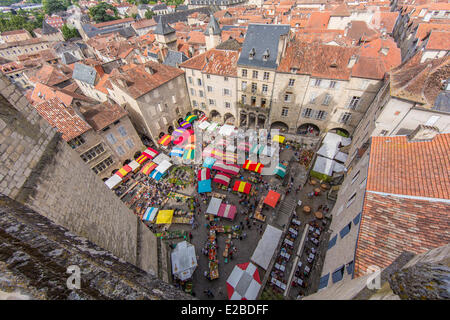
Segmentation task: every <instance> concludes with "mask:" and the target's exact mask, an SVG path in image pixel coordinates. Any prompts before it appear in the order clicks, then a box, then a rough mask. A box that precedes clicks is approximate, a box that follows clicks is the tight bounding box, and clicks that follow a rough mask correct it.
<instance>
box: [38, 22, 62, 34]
mask: <svg viewBox="0 0 450 320" xmlns="http://www.w3.org/2000/svg"><path fill="white" fill-rule="evenodd" d="M58 32H59V30H58V29H56V28H54V27H52V26H51V25H49V24H48V23H47V22H45V20H42V34H53V33H58Z"/></svg>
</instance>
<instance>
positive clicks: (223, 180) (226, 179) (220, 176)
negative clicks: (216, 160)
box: [213, 172, 231, 186]
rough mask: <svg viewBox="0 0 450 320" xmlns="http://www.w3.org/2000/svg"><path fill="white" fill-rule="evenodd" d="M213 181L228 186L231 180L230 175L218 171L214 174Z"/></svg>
mask: <svg viewBox="0 0 450 320" xmlns="http://www.w3.org/2000/svg"><path fill="white" fill-rule="evenodd" d="M213 181H214V182H217V183H220V184H222V185H224V186H228V185H229V184H230V182H231V177H230V176H229V175H227V174H226V173H222V172H218V173H217V174H216V175H215V177H214V179H213Z"/></svg>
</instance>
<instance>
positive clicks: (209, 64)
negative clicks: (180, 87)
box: [180, 49, 239, 76]
mask: <svg viewBox="0 0 450 320" xmlns="http://www.w3.org/2000/svg"><path fill="white" fill-rule="evenodd" d="M238 58H239V52H238V51H231V50H217V49H211V50H208V51H207V52H205V53H202V54H200V55H198V56H195V57H193V58H191V59H189V60H188V61H186V62H184V63H182V64H181V65H180V67H184V68H188V69H196V70H201V71H202V72H204V73H209V74H218V75H222V76H236V75H237V65H236V62H237V59H238Z"/></svg>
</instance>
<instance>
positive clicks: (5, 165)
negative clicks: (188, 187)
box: [0, 76, 158, 273]
mask: <svg viewBox="0 0 450 320" xmlns="http://www.w3.org/2000/svg"><path fill="white" fill-rule="evenodd" d="M0 143H1V146H0V193H2V194H4V195H6V196H9V197H10V198H12V199H15V200H17V201H19V202H20V203H22V204H26V205H29V206H30V207H31V208H33V209H34V210H35V211H37V212H39V213H40V214H42V215H44V216H46V217H47V218H49V219H51V220H52V221H54V222H55V223H57V224H59V225H61V226H63V227H65V228H67V229H68V230H70V231H71V232H73V233H75V234H77V235H80V236H83V237H85V238H87V239H88V240H90V241H92V242H94V243H95V244H96V245H98V246H100V247H102V248H104V249H106V250H108V251H110V252H112V253H113V254H114V255H116V256H118V257H119V258H121V259H123V260H125V261H127V262H129V263H132V264H134V265H136V266H138V267H140V268H142V269H143V270H144V271H147V272H154V273H157V272H158V270H157V268H158V264H157V246H156V238H155V236H154V235H153V234H152V233H151V231H150V230H149V229H147V228H141V227H140V224H141V222H140V221H139V219H138V217H136V216H135V215H134V214H133V213H132V212H131V210H129V209H128V208H127V207H126V206H125V205H124V204H123V203H122V202H121V201H120V200H119V199H118V198H117V197H116V196H115V195H114V193H113V192H112V191H111V190H109V189H108V188H107V187H106V185H105V184H104V183H103V182H102V181H101V180H100V178H99V177H97V176H96V175H95V173H94V172H92V170H90V169H89V168H88V167H87V166H86V165H85V164H84V163H83V161H82V160H81V158H80V157H79V155H78V154H77V153H76V152H75V151H74V150H72V149H71V148H70V147H69V146H68V145H67V143H65V142H64V141H63V140H62V139H61V138H60V136H59V133H57V132H56V130H55V129H54V128H52V127H50V126H49V124H48V123H47V122H46V121H45V120H44V119H43V118H41V117H40V116H39V114H38V113H37V111H36V110H35V109H34V108H33V107H32V106H30V105H29V104H28V103H27V100H26V98H25V97H24V96H23V95H22V94H20V92H19V91H18V89H17V88H16V87H15V86H14V85H13V84H11V83H10V82H9V80H8V79H6V78H5V77H4V76H1V78H0ZM138 230H140V232H139V235H138ZM138 236H139V239H142V240H143V241H145V243H144V244H143V245H139V246H138ZM138 251H139V252H138Z"/></svg>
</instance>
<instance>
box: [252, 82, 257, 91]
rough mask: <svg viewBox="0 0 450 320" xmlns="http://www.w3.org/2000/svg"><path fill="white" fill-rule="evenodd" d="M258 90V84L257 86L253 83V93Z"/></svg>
mask: <svg viewBox="0 0 450 320" xmlns="http://www.w3.org/2000/svg"><path fill="white" fill-rule="evenodd" d="M256 90H258V84H256V83H255V82H252V93H255V92H256Z"/></svg>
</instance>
